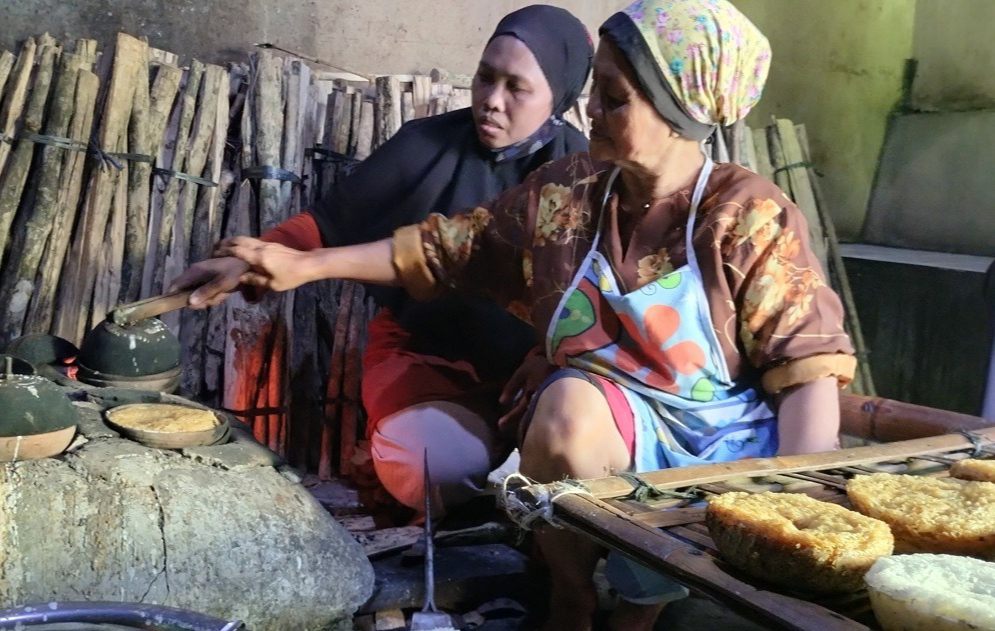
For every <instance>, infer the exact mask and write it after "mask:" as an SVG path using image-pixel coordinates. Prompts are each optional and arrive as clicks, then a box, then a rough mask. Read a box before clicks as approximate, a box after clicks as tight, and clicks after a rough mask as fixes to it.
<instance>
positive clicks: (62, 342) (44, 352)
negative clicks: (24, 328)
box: [3, 333, 79, 367]
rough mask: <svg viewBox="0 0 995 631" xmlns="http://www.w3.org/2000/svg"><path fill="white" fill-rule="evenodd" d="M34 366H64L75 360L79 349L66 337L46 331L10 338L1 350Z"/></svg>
mask: <svg viewBox="0 0 995 631" xmlns="http://www.w3.org/2000/svg"><path fill="white" fill-rule="evenodd" d="M3 352H4V353H6V354H7V355H13V356H14V357H17V358H19V359H23V360H24V361H26V362H30V363H31V364H32V365H34V366H35V367H39V366H52V365H55V366H65V365H67V364H71V363H72V362H73V361H75V359H76V357H77V356H78V355H79V349H78V348H76V346H75V345H74V344H73V343H72V342H70V341H69V340H67V339H63V338H61V337H58V336H55V335H48V334H46V333H32V334H30V335H22V336H21V337H18V338H15V339H13V340H11V342H10V343H9V344H7V348H5V349H4V351H3Z"/></svg>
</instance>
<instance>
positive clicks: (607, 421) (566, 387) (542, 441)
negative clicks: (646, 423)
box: [522, 377, 629, 478]
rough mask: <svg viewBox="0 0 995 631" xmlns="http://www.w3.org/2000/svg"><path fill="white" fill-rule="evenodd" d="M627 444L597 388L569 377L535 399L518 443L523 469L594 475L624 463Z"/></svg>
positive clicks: (538, 473)
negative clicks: (526, 426)
mask: <svg viewBox="0 0 995 631" xmlns="http://www.w3.org/2000/svg"><path fill="white" fill-rule="evenodd" d="M628 462H629V454H628V448H627V447H626V446H625V443H624V441H623V440H622V438H621V436H620V435H619V432H618V429H617V427H616V425H615V421H614V418H613V416H612V411H611V408H610V407H609V406H608V402H607V401H606V400H605V397H604V395H603V394H602V393H601V391H600V390H598V388H596V387H595V386H594V385H593V384H591V383H590V382H587V381H585V380H583V379H578V378H573V377H567V378H563V379H559V380H557V381H554V382H553V383H551V384H550V385H549V386H547V387H546V388H545V389H544V390H543V391H542V392H541V393H540V395H539V399H538V400H537V401H536V405H535V411H534V413H533V415H532V418H531V419H530V420H529V425H528V429H527V431H526V433H525V438H524V440H523V442H522V471H523V473H525V474H526V475H530V476H532V477H537V478H555V477H560V476H563V475H568V476H582V477H594V476H597V475H607V473H608V472H609V471H611V470H622V469H625V468H627V467H628Z"/></svg>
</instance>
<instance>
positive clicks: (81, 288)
mask: <svg viewBox="0 0 995 631" xmlns="http://www.w3.org/2000/svg"><path fill="white" fill-rule="evenodd" d="M105 54H106V53H105ZM147 60H148V45H147V44H146V43H145V42H142V41H140V40H138V39H136V38H134V37H131V36H130V35H126V34H124V33H120V34H118V36H117V40H116V42H115V51H114V56H113V61H112V62H108V63H109V64H110V63H112V70H111V71H110V81H109V83H108V85H107V86H106V92H105V95H104V99H103V111H102V116H101V124H100V128H99V131H98V134H97V146H98V147H99V148H100V149H101V150H102V151H105V152H108V153H116V152H120V151H122V150H124V148H125V146H126V144H125V143H126V135H127V130H128V120H129V119H130V117H131V108H132V105H133V104H134V97H135V87H136V83H137V82H136V79H137V78H138V72H139V69H140V67H141V66H142V65H143V64H145V63H147ZM119 175H120V172H119V170H118V169H116V168H113V167H110V166H107V165H100V167H99V168H94V169H93V170H92V172H91V176H90V182H89V186H88V187H87V193H86V200H85V202H84V204H83V210H82V216H81V217H80V227H79V230H77V232H76V235H75V238H74V240H73V244H72V249H71V250H70V252H69V261H68V265H67V266H66V270H67V271H68V272H69V274H68V275H64V278H63V279H62V281H61V285H62V288H63V289H62V291H60V292H59V299H58V307H57V309H56V314H57V321H56V330H57V331H58V334H59V335H60V337H64V338H66V339H68V340H70V341H74V342H80V341H81V340H82V337H83V334H84V332H85V330H86V328H87V323H88V321H89V317H88V316H89V315H90V306H91V301H92V298H93V285H94V282H95V281H96V271H97V264H98V261H99V259H100V253H101V252H102V251H103V248H104V243H103V239H104V235H105V232H106V227H107V219H108V216H109V214H110V205H111V202H112V200H113V196H114V191H115V189H116V184H117V178H118V177H119Z"/></svg>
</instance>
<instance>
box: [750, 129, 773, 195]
mask: <svg viewBox="0 0 995 631" xmlns="http://www.w3.org/2000/svg"><path fill="white" fill-rule="evenodd" d="M753 149H754V151H755V152H756V154H757V162H756V172H757V174H758V175H762V176H763V177H764V178H766V179H768V180H770V181H771V182H774V168H773V167H772V166H771V160H770V149H769V147H768V145H767V128H766V127H761V128H759V129H754V130H753ZM775 183H776V182H775Z"/></svg>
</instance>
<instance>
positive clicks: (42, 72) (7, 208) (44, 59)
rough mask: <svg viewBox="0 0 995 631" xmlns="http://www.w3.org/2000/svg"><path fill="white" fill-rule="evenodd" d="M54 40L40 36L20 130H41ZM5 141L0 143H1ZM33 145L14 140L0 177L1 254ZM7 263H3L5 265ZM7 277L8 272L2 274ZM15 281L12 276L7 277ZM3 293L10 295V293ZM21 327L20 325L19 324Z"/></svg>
mask: <svg viewBox="0 0 995 631" xmlns="http://www.w3.org/2000/svg"><path fill="white" fill-rule="evenodd" d="M53 44H54V40H46V39H44V38H43V39H41V40H39V45H38V53H39V54H38V57H39V62H38V70H37V72H36V73H35V77H34V82H33V85H32V86H31V97H30V98H29V100H28V105H27V108H26V109H25V111H24V120H23V124H22V128H21V133H22V134H23V133H31V134H37V133H40V132H41V128H42V124H43V122H44V118H45V106H46V104H47V103H48V94H49V89H50V88H51V85H52V76H53V74H54V72H55V59H56V56H57V55H58V53H59V50H58V49H57V48H56V46H54V45H53ZM4 144H6V143H0V145H4ZM37 146H38V145H36V144H35V143H34V142H30V141H28V140H25V139H20V140H16V141H15V143H14V150H13V152H12V154H11V156H10V160H9V162H8V164H7V168H6V170H4V172H3V176H2V178H0V255H2V254H3V252H4V250H5V249H6V246H7V241H8V239H9V237H10V230H11V226H12V225H13V223H14V217H15V215H16V214H17V209H18V207H19V206H20V203H21V195H22V193H23V192H24V186H25V184H26V183H27V181H28V173H29V171H30V170H31V160H32V158H34V155H35V148H36V147H37ZM5 267H6V266H5ZM4 277H7V274H4ZM10 280H11V281H14V280H15V279H14V278H11V279H10ZM9 289H11V290H12V289H13V287H12V286H11V287H9ZM6 297H7V298H8V299H10V297H11V296H10V294H7V295H6ZM18 328H20V327H18Z"/></svg>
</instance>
